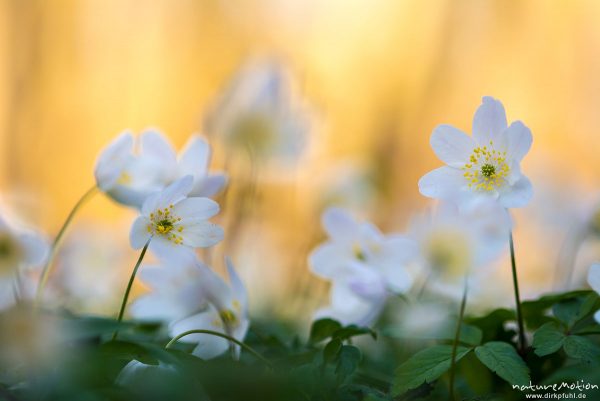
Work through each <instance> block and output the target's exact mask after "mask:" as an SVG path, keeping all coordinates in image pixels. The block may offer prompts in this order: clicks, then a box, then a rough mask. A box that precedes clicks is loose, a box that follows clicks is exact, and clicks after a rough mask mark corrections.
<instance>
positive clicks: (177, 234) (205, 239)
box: [130, 175, 223, 257]
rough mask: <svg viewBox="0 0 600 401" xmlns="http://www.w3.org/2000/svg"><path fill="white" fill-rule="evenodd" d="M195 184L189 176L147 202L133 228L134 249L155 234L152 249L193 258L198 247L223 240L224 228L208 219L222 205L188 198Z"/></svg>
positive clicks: (163, 253) (150, 197)
mask: <svg viewBox="0 0 600 401" xmlns="http://www.w3.org/2000/svg"><path fill="white" fill-rule="evenodd" d="M193 185H194V180H193V178H192V176H189V175H188V176H185V177H183V178H181V179H179V180H177V181H175V182H174V183H172V184H171V185H169V186H168V187H167V188H165V189H164V190H163V191H161V192H158V193H156V194H153V195H151V196H149V197H148V198H147V199H146V201H144V204H143V206H142V210H141V214H140V216H139V217H138V218H137V219H136V220H135V221H134V223H133V226H132V227H131V233H130V241H131V246H132V247H133V248H134V249H140V248H142V247H143V246H144V245H145V244H146V242H147V241H148V240H149V239H150V238H151V237H152V240H151V241H150V249H151V250H152V251H153V252H154V253H156V254H157V255H160V256H165V257H167V256H169V255H172V256H182V257H189V256H190V255H191V254H193V249H194V248H197V247H203V248H206V247H210V246H213V245H215V244H216V243H218V242H219V241H221V240H222V239H223V229H222V228H221V227H219V226H217V225H215V224H212V223H210V222H209V221H208V219H209V218H211V217H213V216H214V215H216V214H217V213H218V212H219V205H218V204H217V203H216V202H215V201H213V200H211V199H208V198H188V197H187V195H188V194H189V193H190V191H191V190H192V188H193Z"/></svg>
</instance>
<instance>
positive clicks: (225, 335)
mask: <svg viewBox="0 0 600 401" xmlns="http://www.w3.org/2000/svg"><path fill="white" fill-rule="evenodd" d="M190 334H208V335H211V336H216V337H221V338H224V339H226V340H229V341H231V342H232V343H235V344H237V345H239V346H240V347H242V348H243V349H245V350H246V351H248V352H249V353H251V354H252V355H254V356H255V357H256V358H257V359H260V360H261V361H262V362H263V363H264V364H265V365H267V366H268V367H271V368H272V367H273V365H272V364H271V362H270V361H269V360H268V359H267V358H265V357H264V356H262V355H261V354H259V353H258V352H257V351H255V350H254V349H253V348H252V347H250V346H249V345H247V344H245V343H243V342H241V341H239V340H237V339H235V338H233V337H231V336H229V335H227V334H224V333H219V332H218V331H212V330H188V331H185V332H183V333H181V334H179V335H178V336H176V337H173V339H172V340H171V341H169V342H168V343H167V345H166V346H165V349H169V348H171V347H172V346H173V345H174V344H175V343H176V342H177V341H179V340H180V339H181V338H183V337H185V336H188V335H190Z"/></svg>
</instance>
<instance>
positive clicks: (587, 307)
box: [552, 293, 598, 327]
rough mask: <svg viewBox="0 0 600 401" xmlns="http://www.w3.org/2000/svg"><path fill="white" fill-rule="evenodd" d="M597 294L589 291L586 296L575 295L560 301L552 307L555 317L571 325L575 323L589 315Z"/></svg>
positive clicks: (594, 304) (596, 299) (593, 307)
mask: <svg viewBox="0 0 600 401" xmlns="http://www.w3.org/2000/svg"><path fill="white" fill-rule="evenodd" d="M597 302H598V295H597V294H596V293H590V294H588V295H587V296H586V297H577V298H572V299H568V300H564V301H561V302H559V303H557V304H555V305H554V306H553V307H552V312H553V313H554V316H556V318H557V319H559V320H560V321H562V322H563V323H565V324H566V325H567V326H568V327H572V326H573V325H574V324H575V323H577V322H578V321H580V320H581V319H583V318H585V317H586V316H587V315H589V314H590V313H591V312H592V311H594V310H595V309H596V308H595V306H596V303H597Z"/></svg>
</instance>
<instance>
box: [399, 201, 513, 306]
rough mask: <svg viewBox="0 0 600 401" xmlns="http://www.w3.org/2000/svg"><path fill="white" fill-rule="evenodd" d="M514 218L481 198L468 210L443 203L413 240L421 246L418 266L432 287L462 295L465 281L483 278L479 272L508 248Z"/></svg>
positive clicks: (415, 229) (417, 222)
mask: <svg viewBox="0 0 600 401" xmlns="http://www.w3.org/2000/svg"><path fill="white" fill-rule="evenodd" d="M509 229H510V218H509V215H508V212H507V211H506V209H504V208H503V207H502V206H500V205H499V204H498V203H496V202H494V201H492V200H490V199H487V198H478V199H477V200H476V201H475V202H472V203H470V204H469V205H468V206H467V207H466V208H462V209H459V207H458V206H457V205H456V204H454V203H450V202H447V203H442V204H441V205H440V206H439V208H438V210H436V211H435V213H431V214H426V215H423V216H419V217H417V218H415V219H414V221H413V222H412V224H411V227H410V230H409V231H410V236H411V237H412V238H414V239H415V240H416V241H417V243H418V244H419V252H418V256H417V265H418V267H419V268H425V271H426V273H425V274H426V275H427V276H428V277H429V278H430V279H429V280H428V282H427V285H428V286H431V287H434V288H436V289H438V290H440V291H441V292H443V293H446V295H450V296H455V295H460V293H461V292H462V288H463V283H464V279H465V277H467V276H469V277H470V278H471V279H473V280H474V279H475V278H476V277H479V275H478V274H477V273H478V271H477V270H478V269H477V268H479V267H482V266H484V265H485V264H487V263H490V262H492V261H493V260H494V258H496V257H497V256H499V254H500V253H501V251H502V250H503V249H504V248H505V247H506V237H507V235H508V232H509Z"/></svg>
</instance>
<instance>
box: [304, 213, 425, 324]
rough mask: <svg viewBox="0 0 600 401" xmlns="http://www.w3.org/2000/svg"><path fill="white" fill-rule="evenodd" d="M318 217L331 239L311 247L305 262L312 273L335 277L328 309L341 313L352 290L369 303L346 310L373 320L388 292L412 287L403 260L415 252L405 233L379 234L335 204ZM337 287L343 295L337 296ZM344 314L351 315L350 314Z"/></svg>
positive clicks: (330, 278)
mask: <svg viewBox="0 0 600 401" xmlns="http://www.w3.org/2000/svg"><path fill="white" fill-rule="evenodd" d="M322 223H323V227H324V228H325V231H327V233H328V234H329V237H330V240H329V241H328V242H326V243H325V244H323V245H321V246H319V247H318V248H317V249H315V250H314V251H313V253H312V254H311V255H310V256H309V265H310V268H311V271H312V272H313V273H314V274H316V275H318V276H320V277H322V278H325V279H328V280H331V281H333V283H334V285H333V288H332V306H331V310H332V311H337V312H341V313H340V315H343V311H342V310H341V308H343V307H344V300H343V298H345V297H350V295H349V294H350V293H352V294H353V297H354V298H355V299H353V300H352V302H355V301H356V303H357V304H360V303H361V302H362V303H367V304H368V306H369V308H367V307H366V306H365V305H363V306H360V307H359V306H356V307H350V308H348V312H352V311H353V310H354V311H355V312H356V314H355V318H356V322H358V321H361V322H363V324H364V322H365V321H373V320H374V318H375V317H376V316H377V315H378V312H379V311H380V310H381V308H382V306H383V303H384V302H385V299H386V297H387V296H388V295H389V294H390V293H403V292H406V291H407V290H408V289H409V288H410V287H411V285H412V277H411V276H410V274H409V273H408V271H407V270H406V268H405V265H406V263H407V262H408V261H409V260H410V259H411V258H413V257H414V253H415V251H416V245H415V243H414V242H413V241H411V240H409V239H407V238H405V237H403V236H399V235H389V236H386V235H383V234H382V233H381V232H380V231H379V230H378V229H377V227H375V226H373V225H372V224H370V223H361V222H357V221H356V220H354V219H353V218H352V216H350V215H349V214H348V213H347V212H346V211H344V210H342V209H339V208H329V209H327V210H326V211H325V213H323V218H322ZM338 293H340V294H347V295H344V296H340V297H338V295H337V294H338ZM357 297H358V298H357ZM338 300H339V302H338ZM352 302H351V301H350V300H349V301H347V305H349V304H350V303H352ZM367 309H368V310H367ZM367 317H368V318H367ZM344 319H345V320H349V321H351V320H352V318H351V317H350V316H346V317H344Z"/></svg>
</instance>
